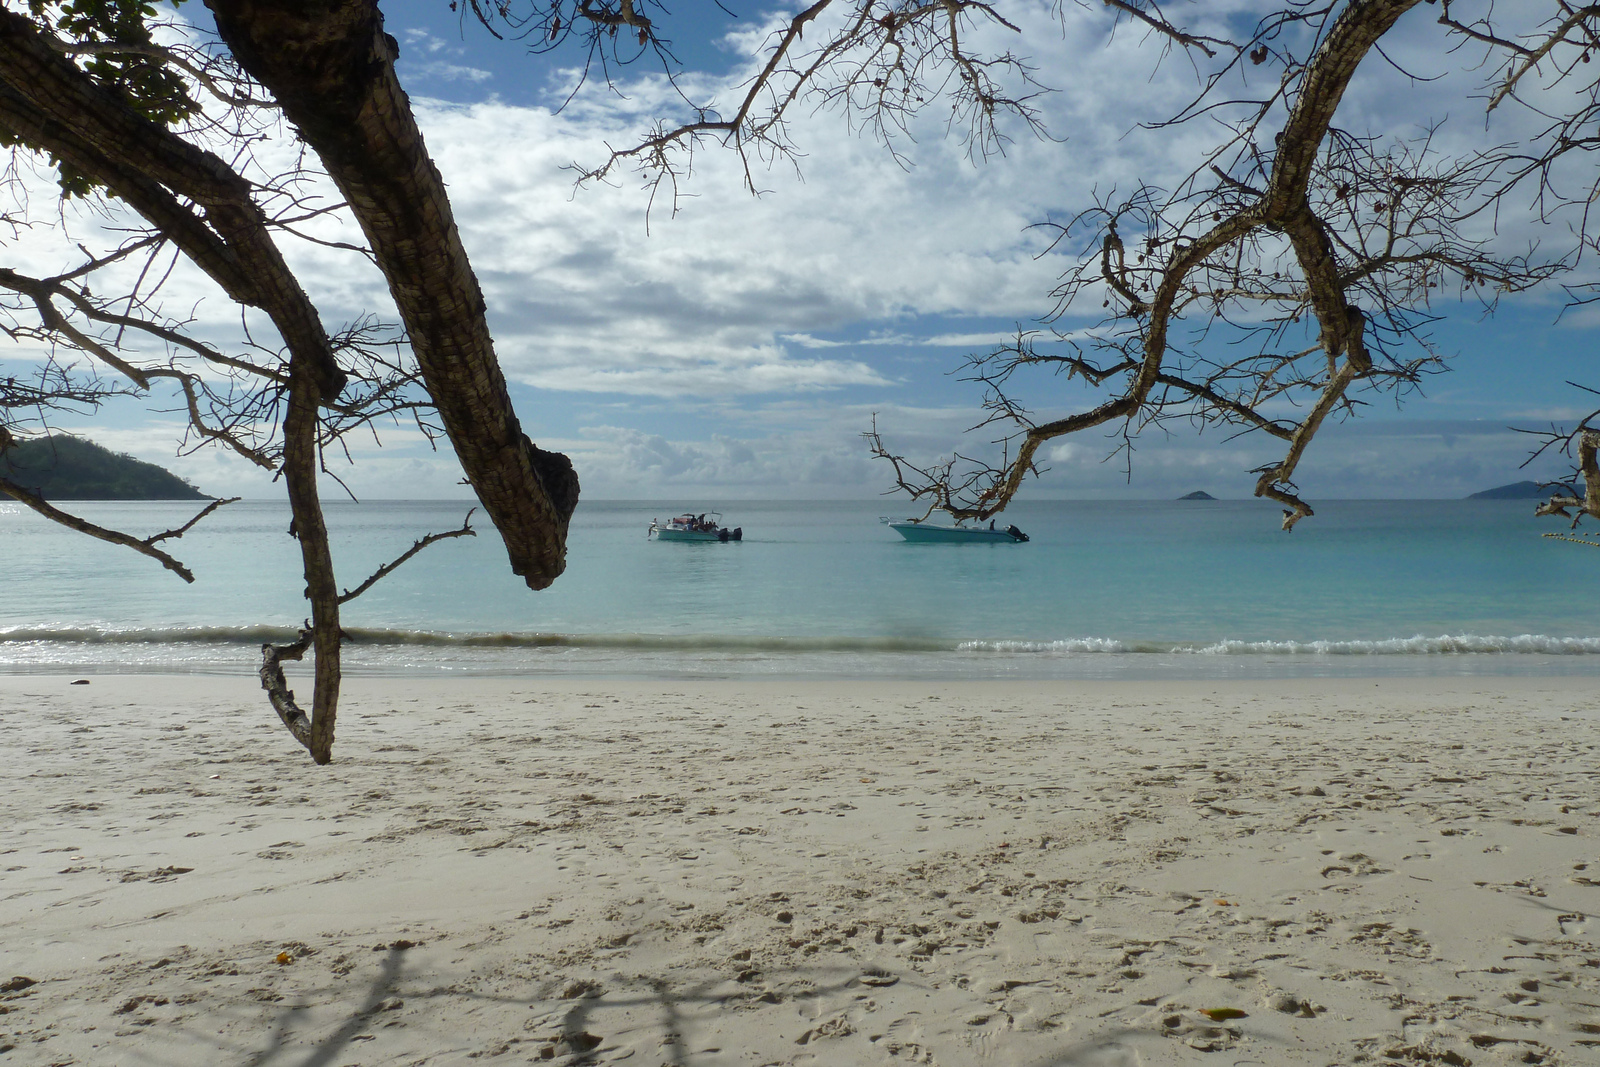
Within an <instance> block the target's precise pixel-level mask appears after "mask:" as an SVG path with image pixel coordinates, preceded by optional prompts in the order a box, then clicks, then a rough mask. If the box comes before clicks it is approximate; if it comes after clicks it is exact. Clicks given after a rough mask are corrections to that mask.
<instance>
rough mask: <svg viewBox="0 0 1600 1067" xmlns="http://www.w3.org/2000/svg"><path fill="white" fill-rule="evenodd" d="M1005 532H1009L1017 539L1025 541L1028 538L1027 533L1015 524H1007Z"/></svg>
mask: <svg viewBox="0 0 1600 1067" xmlns="http://www.w3.org/2000/svg"><path fill="white" fill-rule="evenodd" d="M1006 533H1008V534H1010V535H1011V536H1012V537H1014V538H1016V539H1017V540H1018V541H1026V540H1027V539H1028V535H1027V534H1025V533H1023V532H1022V531H1021V530H1019V529H1017V528H1016V527H1015V526H1007V527H1006Z"/></svg>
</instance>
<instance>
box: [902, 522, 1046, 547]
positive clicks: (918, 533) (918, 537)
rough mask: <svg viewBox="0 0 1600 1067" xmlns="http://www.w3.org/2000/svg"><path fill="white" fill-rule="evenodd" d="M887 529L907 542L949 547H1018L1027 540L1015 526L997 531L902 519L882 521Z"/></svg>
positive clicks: (988, 528) (1025, 535)
mask: <svg viewBox="0 0 1600 1067" xmlns="http://www.w3.org/2000/svg"><path fill="white" fill-rule="evenodd" d="M882 521H883V524H884V525H885V526H887V527H889V529H891V530H894V531H895V532H896V533H898V534H899V535H900V536H901V537H904V538H905V539H906V540H907V541H917V542H938V543H940V544H949V545H972V544H985V545H1020V544H1022V543H1023V542H1024V541H1026V540H1027V539H1028V535H1027V534H1025V533H1023V532H1022V531H1021V530H1019V529H1017V528H1016V527H1015V526H1007V527H1006V528H1005V529H1003V530H997V529H995V528H994V526H993V525H992V524H991V525H990V526H987V527H984V526H939V525H937V524H935V523H931V522H919V521H917V520H916V519H902V520H900V521H898V522H897V521H893V520H890V519H884V520H882Z"/></svg>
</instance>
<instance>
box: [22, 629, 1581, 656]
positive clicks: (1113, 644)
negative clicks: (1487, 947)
mask: <svg viewBox="0 0 1600 1067" xmlns="http://www.w3.org/2000/svg"><path fill="white" fill-rule="evenodd" d="M345 632H346V634H347V635H348V637H349V639H350V643H351V644H354V645H367V646H376V647H384V646H389V647H435V648H462V649H472V648H488V649H493V648H500V649H517V648H527V649H539V648H572V649H597V650H605V649H610V650H616V651H627V650H638V651H645V652H690V653H693V652H724V653H774V654H782V653H806V652H853V653H868V654H870V653H896V652H911V653H915V652H945V653H950V652H960V653H972V654H979V655H981V654H999V655H1046V656H1050V655H1054V656H1066V655H1140V654H1159V655H1195V656H1449V655H1484V654H1498V655H1544V656H1594V655H1600V637H1548V636H1545V635H1543V634H1520V635H1517V636H1514V637H1497V636H1480V635H1478V634H1441V635H1439V636H1436V637H1430V636H1427V635H1424V634H1417V635H1416V636H1413V637H1393V638H1386V639H1381V640H1353V641H1243V640H1221V641H1212V642H1204V641H1152V640H1118V639H1115V638H1107V637H1080V638H1071V639H1065V640H1058V641H1012V640H996V641H989V640H977V641H957V640H949V639H940V638H933V637H852V636H841V637H770V636H757V635H738V634H557V633H527V632H486V633H479V632H466V633H450V632H442V631H434V630H386V629H361V628H349V629H347V630H346V631H345ZM295 636H296V631H295V630H294V629H293V628H292V627H286V626H195V627H172V628H150V629H115V628H100V627H69V628H61V629H53V628H42V627H12V628H0V646H4V645H7V644H9V645H17V644H27V643H33V644H45V643H49V644H77V645H238V646H255V645H261V644H265V643H267V642H273V643H285V642H289V641H292V640H294V638H295Z"/></svg>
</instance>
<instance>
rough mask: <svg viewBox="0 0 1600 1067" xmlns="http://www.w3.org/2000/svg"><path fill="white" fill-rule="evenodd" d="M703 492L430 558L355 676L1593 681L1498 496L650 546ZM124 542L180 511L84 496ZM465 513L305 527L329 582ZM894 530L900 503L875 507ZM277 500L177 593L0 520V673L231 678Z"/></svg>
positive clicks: (1551, 558) (1079, 504)
mask: <svg viewBox="0 0 1600 1067" xmlns="http://www.w3.org/2000/svg"><path fill="white" fill-rule="evenodd" d="M713 503H714V502H711V501H682V500H680V501H667V502H659V503H651V502H636V501H611V502H608V501H599V502H585V503H584V504H583V505H582V506H580V508H579V510H578V513H577V515H576V516H575V517H574V520H573V524H572V534H571V538H570V542H569V546H570V547H569V564H568V569H567V573H566V574H565V575H564V576H563V577H562V578H561V579H560V580H559V581H558V582H557V583H556V584H555V586H553V587H552V588H551V589H549V590H546V591H543V592H539V593H533V592H530V591H529V590H528V589H527V588H526V587H525V586H523V585H522V583H521V582H520V581H519V580H518V579H516V577H515V576H514V575H512V574H511V573H510V569H509V567H508V565H507V563H506V560H505V554H504V550H503V548H502V546H501V545H500V543H499V540H498V538H497V537H496V536H495V534H494V531H493V529H492V528H491V527H489V526H488V525H487V524H485V523H483V522H482V515H481V513H479V514H478V515H477V516H474V518H475V519H476V520H478V521H477V526H478V529H479V535H478V536H477V537H472V538H458V539H455V540H451V541H445V542H442V543H440V544H437V545H434V546H432V547H431V548H429V549H428V550H427V551H426V552H424V553H423V554H422V555H420V556H419V557H417V558H416V559H414V560H412V561H411V562H409V563H408V564H406V565H405V566H404V567H403V568H401V569H400V570H399V571H398V572H397V573H395V574H394V575H392V576H390V577H388V578H386V579H384V580H383V581H382V582H380V583H379V584H378V585H377V586H376V587H374V588H373V589H372V590H371V591H370V592H368V593H366V594H365V595H363V596H362V597H361V598H360V599H358V600H356V601H354V602H352V603H351V604H349V605H347V607H346V610H345V615H344V621H345V626H346V628H347V630H349V631H350V632H351V634H352V637H353V638H354V643H353V645H352V647H351V648H350V650H349V652H348V653H347V657H348V660H347V661H348V664H349V667H350V669H352V670H354V671H363V670H367V671H382V672H413V671H420V672H434V671H464V672H473V673H501V672H521V671H528V670H537V671H557V672H562V673H569V672H571V673H583V674H595V675H606V676H617V675H645V676H665V675H676V674H693V675H708V676H719V675H729V674H733V675H742V674H761V675H803V676H810V675H827V676H845V677H852V676H880V675H889V676H917V677H922V676H928V677H962V676H991V675H1001V676H1016V677H1107V676H1128V675H1132V676H1151V675H1155V676H1175V677H1209V676H1240V675H1245V676H1250V675H1281V674H1307V673H1310V674H1327V673H1334V674H1341V673H1343V674H1348V673H1363V674H1365V673H1372V674H1387V673H1404V674H1415V673H1424V674H1426V673H1459V672H1479V671H1488V672H1494V673H1504V672H1514V673H1524V672H1527V673H1548V672H1552V671H1555V672H1561V673H1569V672H1582V673H1589V672H1591V671H1593V672H1600V604H1597V603H1596V598H1594V597H1592V596H1588V595H1585V594H1584V592H1583V591H1584V590H1586V589H1592V588H1593V585H1594V582H1595V580H1596V578H1597V576H1600V561H1597V560H1596V559H1595V558H1594V555H1595V553H1594V552H1593V550H1592V549H1585V548H1582V547H1579V546H1575V545H1570V544H1564V543H1561V542H1556V541H1551V540H1546V539H1544V538H1542V537H1541V536H1540V534H1541V533H1543V532H1546V531H1550V530H1553V529H1555V527H1553V526H1550V525H1546V524H1544V523H1543V522H1542V521H1541V520H1535V519H1533V518H1532V515H1531V512H1532V506H1531V504H1530V503H1528V502H1524V501H1510V502H1501V501H1421V502H1418V501H1330V502H1324V503H1319V504H1317V505H1316V506H1317V514H1316V516H1315V517H1314V518H1312V519H1308V520H1306V521H1305V522H1303V523H1301V524H1300V526H1298V527H1297V528H1296V530H1295V531H1294V532H1293V533H1292V534H1285V533H1283V532H1282V531H1280V530H1279V528H1278V522H1277V510H1276V508H1275V507H1274V506H1272V505H1265V504H1262V503H1260V502H1256V501H1217V502H1178V501H1144V502H1088V501H1030V502H1024V503H1022V504H1019V505H1016V506H1014V507H1013V508H1012V509H1011V510H1010V511H1009V512H1007V515H1006V518H1007V520H1008V521H1010V522H1014V523H1016V524H1017V525H1018V526H1020V527H1022V528H1023V529H1024V530H1026V531H1027V532H1028V534H1029V535H1030V536H1031V538H1032V540H1031V541H1030V542H1029V543H1027V544H997V545H985V544H976V545H940V544H908V543H906V542H904V541H902V540H901V539H900V538H899V536H898V535H896V534H895V533H894V532H893V531H891V530H889V529H888V528H887V527H884V526H882V525H881V524H880V523H879V522H878V517H879V515H880V514H888V513H890V512H891V510H892V509H894V508H895V507H896V505H895V504H893V503H892V502H890V503H886V502H882V501H867V502H858V501H847V502H824V503H812V502H806V503H795V502H771V501H761V502H741V503H737V504H735V503H726V504H724V505H722V510H723V512H724V522H725V524H726V525H729V526H741V527H743V529H744V531H745V533H744V540H743V541H742V542H740V543H729V544H716V543H713V544H685V543H660V542H657V541H654V540H649V539H647V538H646V536H645V532H646V530H647V529H648V527H649V524H650V521H651V519H652V518H661V519H665V518H667V517H668V516H670V515H671V514H676V513H679V512H681V511H683V510H685V509H687V508H691V507H692V508H693V509H694V510H695V511H704V510H709V509H710V508H711V507H712V506H713ZM74 507H75V509H76V510H78V511H79V512H80V513H83V514H85V515H86V516H87V517H89V518H91V519H93V520H94V521H97V522H102V523H104V524H106V525H111V526H115V527H117V528H119V529H125V530H129V531H131V532H138V533H140V534H141V535H146V534H148V533H150V532H154V531H157V530H162V529H170V528H173V527H176V526H179V525H181V524H182V522H183V521H185V520H186V518H187V517H188V516H189V515H190V514H192V510H193V509H192V506H191V505H188V504H179V503H169V502H158V503H101V502H97V503H84V504H76V505H74ZM467 508H468V505H467V504H464V503H461V502H453V501H381V502H373V503H366V504H350V503H343V504H332V505H330V506H329V509H328V517H329V525H330V529H331V532H332V538H333V544H334V552H335V559H336V563H337V565H338V569H339V575H340V583H341V586H342V587H352V586H354V585H356V584H358V583H359V582H360V581H361V580H363V579H364V578H365V577H366V576H367V575H368V574H370V573H371V572H372V571H373V570H375V569H376V568H377V567H378V566H379V565H381V564H382V563H384V562H386V561H387V560H389V559H391V558H393V557H395V556H397V555H399V554H400V553H401V552H403V551H404V550H405V549H406V548H407V547H409V546H410V545H411V543H412V542H413V541H414V540H415V539H416V538H418V537H420V536H422V535H423V534H425V533H428V532H432V531H438V530H445V529H450V528H452V527H456V526H459V525H460V523H461V519H462V517H463V516H464V514H465V513H466V511H467ZM894 514H895V515H896V517H898V516H899V515H900V514H901V511H894ZM288 518H289V516H288V509H287V506H286V505H285V504H281V503H278V502H267V501H253V502H242V503H239V504H234V505H230V506H229V507H226V508H224V509H222V510H221V511H220V512H218V513H217V514H216V515H214V516H212V517H211V518H209V519H207V520H206V522H205V523H203V524H202V525H201V526H199V527H197V528H196V529H195V530H194V531H191V532H190V533H189V534H188V535H186V536H185V537H184V538H183V539H182V540H179V541H172V542H167V544H168V545H169V546H170V548H171V551H172V552H173V554H174V555H176V556H178V557H179V558H180V559H182V560H184V562H186V563H187V564H189V565H190V566H191V567H192V568H193V569H194V571H195V573H196V575H197V580H196V582H195V583H194V584H193V585H186V584H184V583H183V582H182V581H180V580H178V579H177V578H176V577H175V576H173V575H172V574H170V573H169V572H167V571H165V570H163V569H162V568H161V567H160V566H159V565H157V564H156V563H154V562H153V561H151V560H148V559H145V558H143V557H140V556H138V555H135V554H134V553H132V552H129V551H128V550H126V549H121V548H117V547H115V546H112V545H107V544H103V543H100V542H96V541H92V540H90V539H88V538H85V537H83V536H82V535H79V534H75V533H73V532H71V531H68V530H63V529H61V528H59V527H56V526H54V525H52V524H50V523H48V522H46V521H45V520H43V519H41V518H39V517H38V516H36V515H34V514H33V513H32V512H29V511H27V510H26V509H24V508H22V507H21V506H20V505H4V506H0V576H3V577H4V580H5V594H4V596H3V598H0V669H6V670H85V671H87V670H174V669H176V670H186V671H247V670H251V669H253V666H254V664H255V662H256V658H257V652H256V648H257V646H258V645H259V644H260V643H261V642H262V641H263V640H269V639H270V640H277V639H282V638H283V637H285V636H287V635H288V634H289V633H290V632H292V630H293V628H294V627H295V626H297V625H298V623H299V622H300V620H301V619H302V618H303V617H304V615H305V614H306V610H305V605H304V602H303V601H301V600H299V598H298V595H297V594H298V590H299V584H300V583H299V582H298V581H297V569H298V551H297V547H296V545H295V543H294V542H293V541H292V540H291V539H290V538H289V537H288V536H287V532H286V531H287V528H288Z"/></svg>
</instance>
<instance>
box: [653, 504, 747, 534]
mask: <svg viewBox="0 0 1600 1067" xmlns="http://www.w3.org/2000/svg"><path fill="white" fill-rule="evenodd" d="M645 536H646V537H654V538H655V539H656V540H657V541H743V540H744V527H743V526H735V527H734V528H733V529H731V530H730V529H728V528H727V527H725V526H723V525H722V515H721V513H720V512H716V511H708V512H705V513H704V514H701V515H678V516H676V517H675V518H671V519H668V520H667V521H666V522H658V521H657V520H655V519H651V520H650V530H649V532H647V533H646V534H645Z"/></svg>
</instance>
